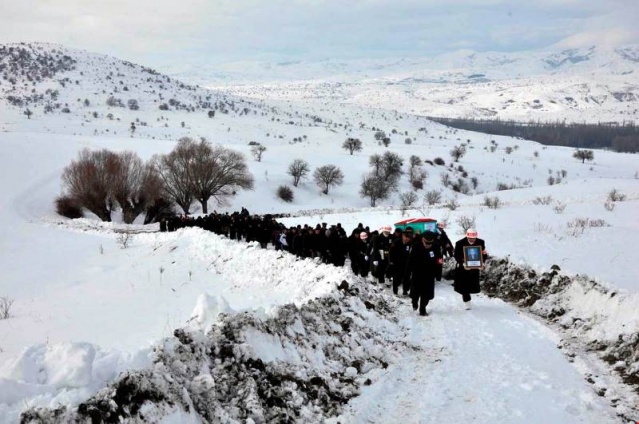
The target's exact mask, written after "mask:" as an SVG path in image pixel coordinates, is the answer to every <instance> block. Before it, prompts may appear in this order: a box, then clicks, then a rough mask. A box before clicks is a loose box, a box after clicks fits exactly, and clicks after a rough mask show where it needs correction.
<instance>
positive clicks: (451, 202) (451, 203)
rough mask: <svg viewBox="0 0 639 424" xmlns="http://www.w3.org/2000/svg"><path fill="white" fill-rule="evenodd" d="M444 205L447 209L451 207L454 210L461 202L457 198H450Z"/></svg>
mask: <svg viewBox="0 0 639 424" xmlns="http://www.w3.org/2000/svg"><path fill="white" fill-rule="evenodd" d="M444 207H445V208H446V209H450V210H451V211H454V210H457V208H458V207H459V202H457V199H450V200H449V201H448V202H446V203H445V204H444Z"/></svg>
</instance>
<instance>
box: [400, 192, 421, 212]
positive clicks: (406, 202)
mask: <svg viewBox="0 0 639 424" xmlns="http://www.w3.org/2000/svg"><path fill="white" fill-rule="evenodd" d="M417 200H418V198H417V195H416V194H415V192H414V191H407V192H406V193H401V194H400V195H399V201H400V202H401V211H402V216H404V214H405V213H406V210H408V209H409V208H411V207H412V206H413V205H414V204H415V202H417Z"/></svg>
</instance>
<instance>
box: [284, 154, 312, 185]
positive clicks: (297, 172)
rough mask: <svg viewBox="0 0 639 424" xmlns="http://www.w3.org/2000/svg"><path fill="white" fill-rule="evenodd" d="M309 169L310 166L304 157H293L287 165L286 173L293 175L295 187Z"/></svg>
mask: <svg viewBox="0 0 639 424" xmlns="http://www.w3.org/2000/svg"><path fill="white" fill-rule="evenodd" d="M310 171H311V168H310V167H309V165H308V162H306V161H305V160H304V159H295V160H294V161H293V162H291V164H290V165H289V166H288V171H286V172H287V174H289V175H290V176H292V177H293V186H294V187H297V185H298V184H299V183H300V181H301V179H302V178H305V177H306V175H307V174H308V173H309V172H310Z"/></svg>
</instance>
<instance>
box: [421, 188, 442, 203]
mask: <svg viewBox="0 0 639 424" xmlns="http://www.w3.org/2000/svg"><path fill="white" fill-rule="evenodd" d="M424 200H425V201H426V203H428V204H429V205H430V206H432V205H436V204H437V203H440V202H441V201H442V193H441V192H440V191H437V190H431V191H427V192H426V194H425V195H424Z"/></svg>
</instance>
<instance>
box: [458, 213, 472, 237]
mask: <svg viewBox="0 0 639 424" xmlns="http://www.w3.org/2000/svg"><path fill="white" fill-rule="evenodd" d="M455 222H456V223H457V225H459V226H460V227H461V229H462V230H463V234H466V230H468V229H470V228H475V226H476V225H475V217H474V216H468V215H461V216H458V217H457V219H456V220H455Z"/></svg>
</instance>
